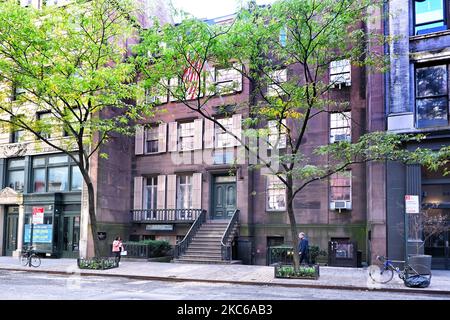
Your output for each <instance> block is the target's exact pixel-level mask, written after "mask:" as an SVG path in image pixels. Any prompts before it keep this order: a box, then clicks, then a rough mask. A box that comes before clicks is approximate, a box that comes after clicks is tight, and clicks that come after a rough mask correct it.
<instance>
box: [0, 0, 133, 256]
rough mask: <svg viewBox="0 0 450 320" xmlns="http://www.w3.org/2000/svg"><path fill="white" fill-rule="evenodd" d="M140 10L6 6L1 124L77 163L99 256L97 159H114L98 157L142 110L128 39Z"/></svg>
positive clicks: (102, 2)
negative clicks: (93, 173)
mask: <svg viewBox="0 0 450 320" xmlns="http://www.w3.org/2000/svg"><path fill="white" fill-rule="evenodd" d="M118 4H120V6H121V10H117V7H116V6H117V5H118ZM134 10H135V9H134V6H133V5H132V2H131V1H127V0H120V1H119V0H117V1H114V3H113V2H111V1H107V0H95V1H73V2H72V3H71V4H70V5H68V6H64V7H55V6H44V7H43V8H41V9H35V8H31V7H26V8H24V7H21V6H19V5H18V1H12V0H11V1H2V2H1V3H0V84H1V85H2V86H3V90H2V91H1V92H0V101H2V102H1V103H0V122H1V123H2V128H3V130H4V131H7V130H12V131H22V132H24V133H25V137H28V141H25V140H26V139H25V140H23V141H19V142H23V145H28V147H29V146H32V147H33V148H35V149H37V150H35V152H36V151H37V152H39V148H42V147H43V146H44V145H47V146H50V147H51V148H53V149H54V150H55V151H60V152H62V153H64V154H67V155H68V156H69V157H70V158H71V159H72V160H73V161H74V162H75V163H76V165H77V166H78V168H79V169H80V172H81V175H82V177H83V180H84V182H85V184H86V187H87V198H88V211H89V220H90V228H91V232H92V238H93V243H94V251H95V255H96V256H99V254H100V253H99V248H98V245H97V218H96V209H95V203H94V197H95V194H94V184H93V181H92V178H91V174H90V171H89V168H90V166H91V161H92V159H93V157H96V156H100V157H104V158H106V157H107V155H106V154H101V153H100V155H99V152H100V151H101V146H102V145H103V144H104V143H106V142H108V141H110V140H111V139H112V137H113V135H114V134H117V133H119V134H124V133H127V132H129V131H130V130H129V129H130V121H132V120H133V119H134V117H135V115H136V114H137V112H136V108H135V107H134V103H133V101H134V100H135V95H136V87H135V85H134V78H135V74H136V72H135V66H134V64H133V63H132V62H130V61H129V59H128V56H129V52H128V49H129V48H127V46H126V41H125V40H126V39H127V38H131V37H132V36H133V32H134V31H133V30H134V29H133V27H132V26H131V24H130V21H129V16H130V14H133V12H135V11H134ZM43 114H45V115H46V116H45V117H44V116H42V115H43ZM37 115H38V116H37ZM25 149H26V148H25ZM25 149H22V150H21V152H24V150H25Z"/></svg>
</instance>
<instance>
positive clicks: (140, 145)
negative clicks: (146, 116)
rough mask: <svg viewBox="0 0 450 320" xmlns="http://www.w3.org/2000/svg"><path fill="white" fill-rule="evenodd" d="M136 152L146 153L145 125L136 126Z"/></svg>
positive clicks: (137, 153)
mask: <svg viewBox="0 0 450 320" xmlns="http://www.w3.org/2000/svg"><path fill="white" fill-rule="evenodd" d="M134 154H136V155H139V154H144V127H143V126H138V127H137V128H136V136H135V146H134Z"/></svg>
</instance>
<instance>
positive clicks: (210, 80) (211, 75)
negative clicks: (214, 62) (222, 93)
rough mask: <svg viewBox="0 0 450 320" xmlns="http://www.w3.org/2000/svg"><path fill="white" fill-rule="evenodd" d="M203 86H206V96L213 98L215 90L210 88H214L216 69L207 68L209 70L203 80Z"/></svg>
mask: <svg viewBox="0 0 450 320" xmlns="http://www.w3.org/2000/svg"><path fill="white" fill-rule="evenodd" d="M205 84H206V90H205V91H206V96H213V95H215V94H216V92H215V91H216V90H215V89H212V87H214V86H215V84H216V68H214V67H211V68H209V70H208V71H207V72H206V80H205Z"/></svg>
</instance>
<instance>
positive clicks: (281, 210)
mask: <svg viewBox="0 0 450 320" xmlns="http://www.w3.org/2000/svg"><path fill="white" fill-rule="evenodd" d="M266 213H286V209H279V210H270V209H266Z"/></svg>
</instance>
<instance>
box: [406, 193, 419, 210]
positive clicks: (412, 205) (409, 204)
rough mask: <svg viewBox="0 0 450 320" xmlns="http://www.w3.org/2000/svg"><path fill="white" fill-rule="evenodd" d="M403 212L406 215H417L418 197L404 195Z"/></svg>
mask: <svg viewBox="0 0 450 320" xmlns="http://www.w3.org/2000/svg"><path fill="white" fill-rule="evenodd" d="M405 211H406V213H419V212H420V210H419V196H416V195H406V196H405Z"/></svg>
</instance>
